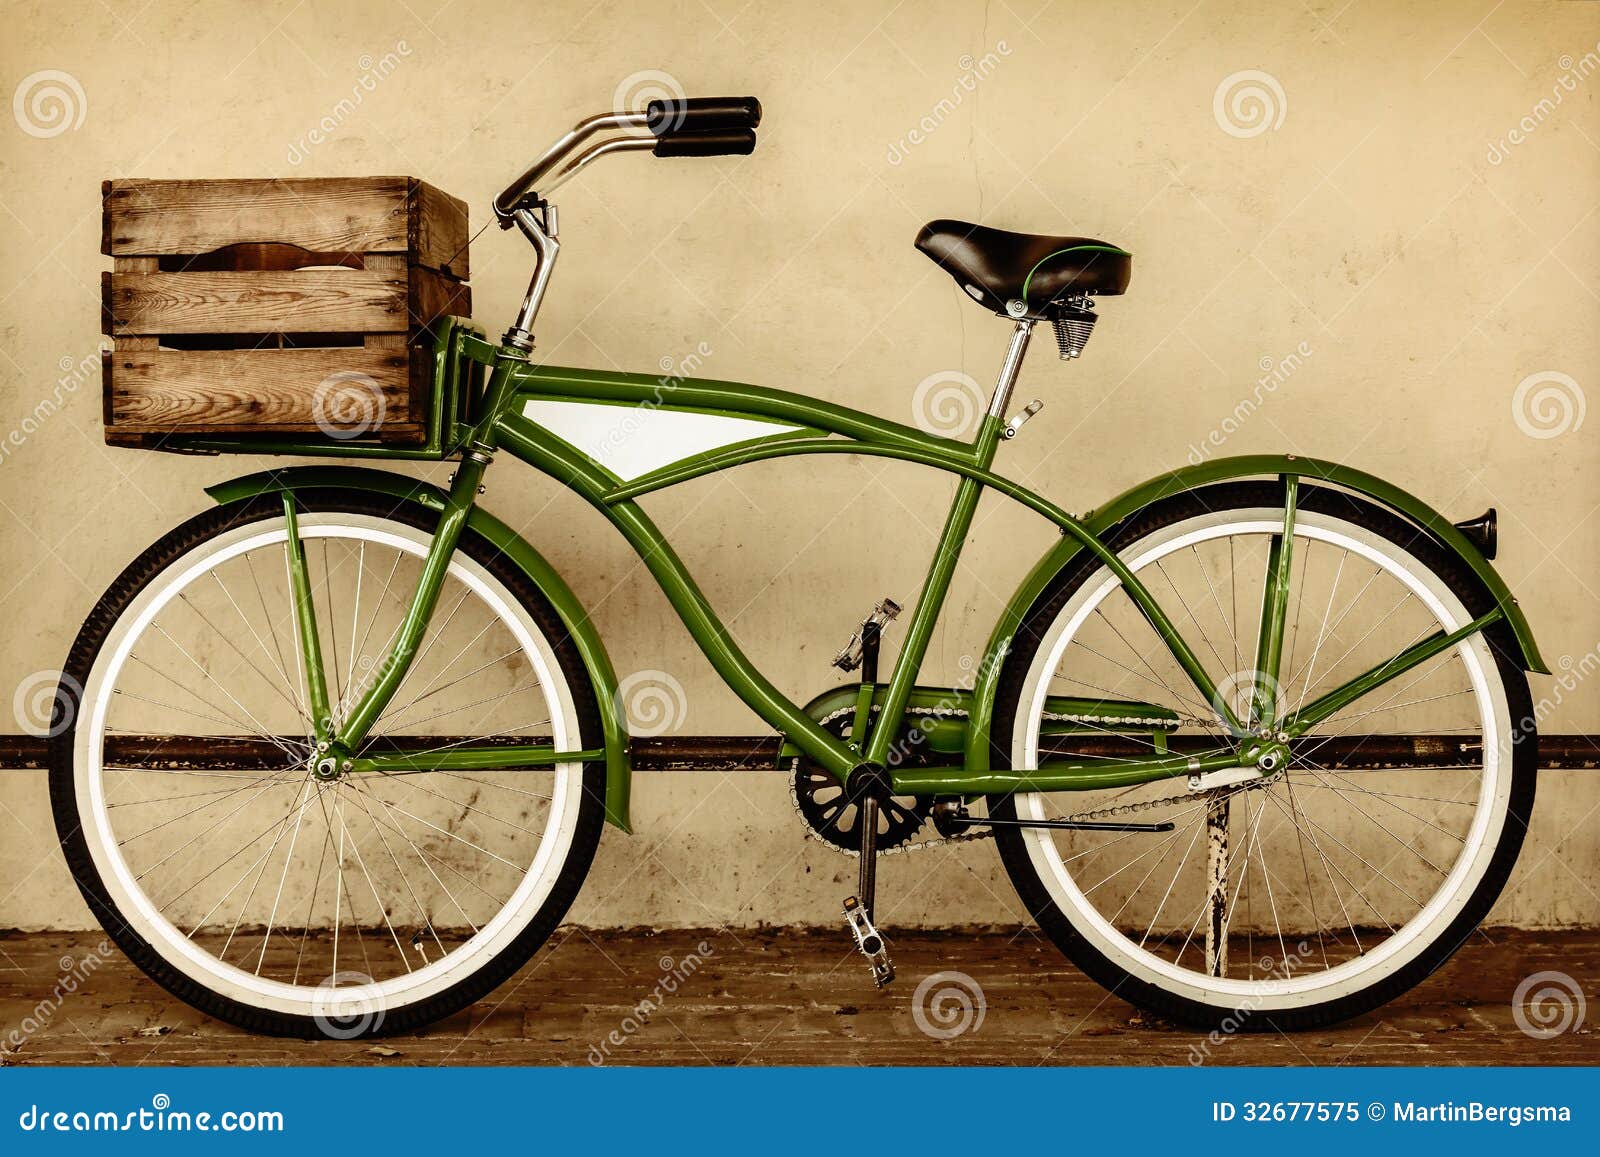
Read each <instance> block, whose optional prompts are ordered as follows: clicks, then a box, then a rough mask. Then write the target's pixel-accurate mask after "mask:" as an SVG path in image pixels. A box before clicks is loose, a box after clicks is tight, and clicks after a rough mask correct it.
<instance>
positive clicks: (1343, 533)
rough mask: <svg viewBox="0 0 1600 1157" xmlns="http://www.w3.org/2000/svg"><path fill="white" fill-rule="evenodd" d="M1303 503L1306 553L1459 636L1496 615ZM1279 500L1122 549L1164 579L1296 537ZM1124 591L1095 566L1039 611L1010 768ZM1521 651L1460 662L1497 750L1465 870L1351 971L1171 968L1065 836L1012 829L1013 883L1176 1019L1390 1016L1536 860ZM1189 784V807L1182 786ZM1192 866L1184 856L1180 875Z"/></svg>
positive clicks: (1498, 641)
mask: <svg viewBox="0 0 1600 1157" xmlns="http://www.w3.org/2000/svg"><path fill="white" fill-rule="evenodd" d="M1302 496H1303V501H1302V512H1301V515H1300V517H1299V518H1298V520H1297V530H1296V538H1297V542H1298V541H1299V540H1300V537H1301V535H1302V534H1303V535H1305V536H1306V537H1307V539H1308V540H1316V541H1323V542H1327V543H1329V544H1336V545H1337V547H1338V548H1339V549H1342V550H1346V551H1351V552H1356V553H1358V554H1359V555H1360V556H1361V557H1364V558H1366V559H1367V560H1369V561H1372V562H1374V563H1376V564H1377V565H1378V566H1379V567H1381V568H1385V569H1386V572H1387V573H1390V574H1392V575H1394V577H1395V579H1396V581H1398V582H1401V583H1404V584H1405V586H1406V587H1408V588H1409V589H1411V590H1412V591H1413V592H1414V594H1415V596H1416V598H1417V599H1418V600H1419V601H1421V602H1423V603H1425V604H1426V605H1427V606H1428V608H1430V609H1431V611H1432V612H1433V613H1434V614H1435V615H1436V616H1437V618H1438V620H1439V622H1441V623H1443V624H1446V625H1447V629H1452V628H1454V627H1456V626H1461V625H1464V624H1465V623H1466V622H1470V621H1471V620H1472V618H1473V617H1475V616H1476V615H1477V614H1481V613H1482V610H1483V607H1482V597H1483V596H1482V594H1481V591H1479V590H1478V589H1477V588H1476V587H1475V585H1474V584H1473V583H1472V582H1471V581H1470V576H1468V575H1465V574H1464V573H1463V571H1462V568H1460V567H1459V566H1458V565H1454V560H1452V559H1450V558H1449V557H1448V556H1447V555H1446V554H1445V552H1443V551H1442V550H1441V549H1439V548H1438V547H1437V546H1436V545H1434V544H1433V543H1432V542H1431V541H1430V540H1428V539H1426V538H1425V536H1422V535H1419V534H1417V533H1416V532H1415V531H1414V529H1412V528H1409V527H1407V526H1406V525H1405V524H1404V523H1402V522H1400V521H1399V520H1398V519H1396V518H1394V517H1393V516H1391V515H1388V514H1386V513H1385V512H1383V511H1381V510H1378V509H1376V508H1374V507H1371V506H1370V505H1368V504H1366V503H1363V502H1359V501H1358V500H1355V499H1353V498H1351V497H1350V496H1347V495H1343V494H1340V493H1338V492H1332V491H1320V492H1318V491H1314V490H1308V489H1303V490H1302ZM1277 497H1278V491H1277V489H1276V488H1275V487H1273V486H1270V485H1253V484H1245V485H1239V486H1231V487H1217V488H1213V489H1211V490H1208V491H1203V492H1199V493H1197V494H1186V495H1179V496H1176V497H1174V498H1172V499H1168V500H1165V501H1164V502H1162V503H1158V504H1156V506H1155V507H1152V508H1150V509H1148V510H1146V511H1144V512H1141V513H1140V514H1138V515H1135V516H1134V517H1132V518H1130V519H1129V520H1128V522H1127V523H1125V524H1124V525H1123V526H1122V527H1119V528H1118V529H1117V530H1116V531H1114V532H1113V534H1112V535H1111V536H1110V541H1111V542H1112V544H1113V545H1114V546H1115V548H1116V549H1117V550H1118V552H1119V553H1120V554H1121V556H1122V557H1123V559H1124V560H1125V561H1126V562H1128V564H1129V565H1130V567H1132V568H1133V569H1134V570H1135V572H1136V573H1142V574H1143V575H1144V577H1145V579H1146V581H1151V579H1152V577H1153V576H1154V575H1155V574H1156V563H1157V560H1160V559H1162V558H1168V557H1171V555H1172V553H1173V552H1175V551H1183V550H1186V549H1188V548H1189V547H1190V546H1192V545H1194V544H1196V543H1204V542H1205V541H1207V540H1208V538H1210V539H1214V538H1216V537H1218V536H1222V535H1231V534H1243V533H1271V531H1272V528H1273V526H1274V525H1278V526H1281V517H1282V515H1281V506H1277V505H1276V503H1277ZM1274 519H1276V522H1275V521H1274ZM1116 586H1117V584H1116V583H1115V580H1114V579H1113V578H1112V577H1111V576H1110V575H1109V573H1108V572H1106V571H1105V570H1104V568H1102V567H1099V566H1098V565H1088V564H1084V565H1082V566H1080V567H1079V568H1078V569H1077V570H1075V571H1072V572H1070V573H1065V574H1063V575H1062V576H1060V577H1059V579H1058V581H1057V582H1056V583H1055V584H1054V585H1053V586H1052V588H1051V589H1050V590H1048V591H1047V592H1046V593H1045V594H1044V595H1043V596H1041V598H1040V600H1039V602H1038V604H1036V607H1035V609H1034V611H1032V612H1030V615H1029V618H1028V620H1027V621H1025V623H1024V626H1023V629H1022V630H1020V631H1019V633H1018V636H1017V641H1016V646H1015V647H1014V649H1013V651H1012V654H1011V655H1010V656H1009V657H1008V661H1007V668H1006V672H1005V674H1004V675H1003V677H1002V684H1001V691H1000V696H999V703H998V707H997V712H996V721H995V732H994V734H995V736H996V744H995V752H994V754H995V758H996V762H997V764H1003V765H1005V766H1018V767H1024V766H1034V765H1035V761H1036V760H1037V759H1038V758H1039V755H1038V751H1039V738H1038V713H1039V710H1040V707H1041V705H1042V702H1043V698H1044V696H1045V694H1046V693H1047V691H1049V689H1050V681H1051V678H1052V677H1053V675H1054V673H1055V672H1057V671H1058V670H1059V664H1060V662H1061V660H1062V657H1063V655H1064V654H1065V653H1067V651H1068V647H1069V645H1070V644H1071V641H1072V637H1073V634H1074V632H1075V631H1076V630H1078V629H1080V628H1081V625H1082V624H1083V623H1084V622H1085V620H1086V619H1087V618H1088V616H1089V615H1090V614H1091V613H1092V612H1093V609H1094V608H1095V607H1096V606H1097V605H1098V602H1099V600H1100V599H1103V598H1105V597H1107V593H1108V591H1109V590H1110V589H1112V588H1113V587H1116ZM1158 597H1159V596H1158ZM1219 609H1220V608H1219ZM1191 642H1192V643H1193V640H1191ZM1507 651H1509V647H1508V645H1507V643H1506V640H1505V639H1503V638H1501V637H1498V636H1497V635H1496V633H1494V632H1490V633H1488V634H1487V635H1485V634H1480V635H1477V636H1474V637H1472V638H1471V639H1469V640H1467V641H1465V642H1464V643H1462V644H1461V645H1460V646H1459V648H1457V652H1458V653H1459V656H1460V662H1461V665H1462V668H1463V670H1465V671H1466V672H1468V673H1469V677H1470V680H1471V684H1472V690H1473V692H1474V699H1473V702H1475V703H1476V704H1477V705H1478V707H1479V708H1481V720H1482V727H1483V736H1484V738H1483V746H1484V749H1485V755H1484V758H1483V769H1482V773H1481V777H1480V781H1479V790H1478V792H1477V796H1476V807H1475V809H1474V811H1473V814H1472V819H1471V821H1470V826H1468V825H1467V823H1466V822H1465V821H1463V832H1464V834H1463V835H1461V836H1460V837H1459V838H1460V839H1461V842H1462V847H1461V852H1460V854H1459V856H1458V857H1457V859H1456V861H1455V862H1454V864H1453V865H1451V866H1450V871H1449V874H1448V876H1447V877H1445V879H1444V880H1443V882H1442V883H1441V884H1440V885H1439V886H1438V888H1437V890H1436V891H1435V892H1434V894H1433V895H1432V896H1430V897H1428V898H1427V903H1426V904H1423V905H1420V906H1419V910H1418V911H1417V912H1416V913H1415V915H1414V916H1413V917H1411V918H1409V919H1407V920H1406V921H1405V922H1404V923H1403V924H1401V925H1399V926H1397V927H1396V928H1393V929H1386V930H1385V931H1386V932H1388V933H1389V934H1388V935H1385V936H1383V937H1381V938H1380V939H1381V942H1379V943H1373V944H1369V945H1365V946H1363V949H1362V951H1361V952H1360V954H1359V955H1356V956H1354V957H1353V958H1351V959H1348V960H1345V961H1343V962H1342V963H1338V964H1334V965H1332V966H1330V967H1326V968H1306V969H1305V970H1303V971H1300V972H1292V971H1291V972H1285V973H1284V974H1283V975H1282V976H1279V977H1276V978H1273V979H1271V980H1267V979H1263V978H1259V977H1256V978H1249V979H1235V978H1231V977H1228V976H1226V975H1223V976H1212V975H1208V974H1207V973H1206V971H1205V970H1204V969H1203V968H1196V967H1195V966H1194V965H1193V964H1192V963H1191V964H1190V965H1189V966H1188V967H1183V966H1182V964H1181V962H1182V960H1183V957H1182V955H1181V953H1180V955H1179V957H1178V960H1179V963H1174V962H1173V960H1171V959H1169V958H1164V957H1163V955H1162V954H1161V953H1159V952H1156V951H1152V950H1150V949H1148V948H1147V947H1146V946H1145V938H1144V937H1140V936H1138V935H1136V933H1137V931H1138V930H1137V928H1135V929H1132V930H1130V929H1128V928H1126V927H1122V928H1119V927H1118V926H1117V925H1116V924H1115V923H1114V922H1113V919H1111V918H1109V917H1108V914H1107V913H1106V912H1102V911H1101V910H1100V909H1099V907H1097V903H1096V901H1095V900H1092V899H1090V898H1088V897H1087V896H1086V895H1085V893H1084V890H1083V887H1084V886H1085V885H1084V884H1083V881H1080V880H1078V879H1075V875H1074V869H1073V868H1071V867H1069V866H1068V865H1067V863H1066V862H1065V859H1064V857H1063V855H1062V854H1061V852H1060V850H1059V848H1058V847H1057V845H1056V842H1055V839H1056V838H1055V837H1054V836H1053V835H1052V833H1051V832H1049V831H1046V830H1041V829H1037V828H1033V829H1022V830H1016V829H1011V830H1006V829H1002V830H1001V831H1000V833H999V844H1000V850H1001V854H1002V856H1003V858H1004V860H1005V863H1006V866H1007V869H1008V871H1009V873H1010V875H1011V877H1012V880H1013V883H1014V884H1015V885H1016V887H1017V889H1018V892H1019V894H1020V895H1021V896H1022V898H1023V900H1024V902H1025V904H1026V905H1027V907H1028V910H1029V912H1030V914H1032V915H1033V916H1034V917H1035V918H1036V919H1037V920H1038V921H1039V922H1040V924H1041V926H1042V927H1043V928H1044V929H1045V931H1046V932H1047V933H1048V934H1049V935H1050V936H1051V937H1052V939H1054V940H1055V942H1056V943H1057V944H1058V946H1060V947H1061V948H1062V949H1063V951H1065V952H1066V953H1067V954H1068V955H1069V956H1071V957H1072V958H1073V959H1074V960H1075V961H1076V962H1077V963H1078V964H1079V965H1080V967H1083V968H1084V969H1085V970H1086V971H1087V972H1089V973H1090V974H1091V975H1093V976H1094V977H1095V978H1096V979H1097V980H1099V981H1100V982H1101V983H1102V984H1105V985H1106V986H1107V987H1108V988H1112V989H1114V990H1115V991H1116V992H1117V993H1118V995H1120V996H1122V997H1124V998H1126V999H1129V1000H1131V1001H1133V1002H1134V1003H1136V1004H1140V1005H1142V1006H1144V1007H1148V1008H1151V1009H1152V1010H1153V1011H1156V1012H1159V1013H1161V1014H1162V1015H1165V1016H1169V1017H1173V1018H1175V1019H1180V1020H1183V1021H1186V1022H1190V1023H1196V1024H1201V1025H1205V1026H1208V1027H1214V1026H1216V1025H1218V1024H1221V1023H1224V1022H1226V1023H1229V1024H1230V1025H1234V1026H1242V1027H1246V1028H1256V1029H1265V1028H1269V1027H1277V1028H1286V1029H1287V1028H1301V1027H1311V1026H1314V1025H1318V1024H1325V1023H1329V1022H1331V1021H1334V1020H1338V1019H1343V1018H1345V1017H1348V1016H1352V1015H1356V1014H1357V1013H1359V1012H1361V1011H1365V1010H1366V1009H1370V1008H1372V1007H1375V1006H1376V1005H1378V1004H1381V1003H1383V1002H1384V1001H1386V1000H1388V999H1391V998H1392V997H1393V996H1394V995H1396V994H1397V993H1398V992H1401V991H1404V990H1405V989H1406V988H1409V987H1411V986H1412V985H1414V984H1415V983H1417V982H1418V981H1419V980H1421V979H1422V978H1423V977H1425V976H1426V975H1427V974H1428V973H1429V972H1431V971H1432V970H1433V969H1434V968H1436V967H1438V966H1439V964H1441V963H1442V962H1443V961H1444V960H1445V959H1447V958H1448V956H1449V955H1450V953H1451V952H1453V951H1454V949H1455V948H1456V946H1457V945H1458V944H1459V942H1460V941H1461V939H1462V938H1463V937H1464V936H1465V934H1466V933H1467V932H1470V930H1471V929H1472V928H1473V927H1475V926H1476V924H1477V923H1478V922H1479V921H1481V919H1482V918H1483V917H1484V915H1485V914H1486V913H1487V911H1488V908H1489V906H1490V905H1491V904H1492V902H1493V900H1494V898H1495V897H1496V896H1497V895H1498V893H1499V891H1500V889H1501V887H1502V886H1503V884H1504V881H1505V878H1506V876H1507V874H1508V873H1509V871H1510V867H1511V864H1512V862H1513V861H1514V859H1515V856H1516V853H1517V850H1518V849H1519V848H1520V844H1521V839H1522V834H1523V830H1524V828H1525V825H1526V822H1527V815H1528V812H1529V810H1530V809H1531V806H1532V797H1533V783H1534V770H1533V764H1534V754H1535V748H1536V745H1535V743H1534V742H1533V741H1532V740H1533V736H1532V720H1531V709H1530V707H1529V706H1528V694H1527V686H1526V679H1525V677H1524V675H1523V673H1522V672H1521V670H1520V669H1519V668H1518V667H1517V665H1516V664H1515V663H1513V662H1511V661H1509V660H1508V659H1507V658H1506V652H1507ZM1214 674H1215V672H1214ZM1175 783H1176V785H1177V786H1178V789H1179V794H1181V792H1182V781H1181V780H1178V781H1175ZM1069 794H1070V793H1058V794H1057V795H1056V796H1054V797H1051V796H1046V795H1044V794H1040V793H1033V794H1027V795H1019V796H1016V797H1014V798H1007V799H998V798H997V799H994V800H991V810H993V811H995V812H996V813H997V814H1004V815H1007V816H1016V817H1019V818H1024V819H1028V818H1032V819H1043V818H1047V816H1049V815H1059V814H1062V812H1063V811H1070V810H1073V809H1071V808H1070V807H1062V808H1059V809H1057V810H1055V811H1050V810H1048V808H1049V806H1050V805H1049V804H1048V802H1047V801H1050V800H1052V799H1054V800H1055V801H1057V802H1059V801H1060V800H1061V799H1062V797H1063V796H1067V795H1069ZM1169 794H1170V793H1169ZM1265 807H1266V805H1265V804H1263V805H1262V808H1263V810H1265ZM1166 854H1167V853H1165V852H1163V853H1162V855H1163V858H1165V856H1166ZM1073 858H1074V859H1076V858H1077V857H1076V856H1074V857H1073ZM1182 858H1183V853H1180V862H1181V860H1182ZM1246 871H1248V863H1247V865H1246ZM1308 884H1309V881H1308ZM1168 891H1169V893H1170V891H1171V886H1170V885H1169V888H1168ZM1165 899H1166V897H1165V896H1163V897H1162V902H1163V903H1164V902H1165ZM1123 903H1124V906H1126V903H1127V901H1126V900H1124V902H1123ZM1106 906H1107V907H1109V906H1110V905H1109V904H1107V905H1106ZM1121 911H1122V909H1118V911H1117V914H1118V915H1120V913H1121ZM1147 935H1148V934H1147ZM1274 952H1276V949H1274ZM1169 955H1170V953H1169ZM1252 1021H1253V1022H1254V1023H1251V1022H1252Z"/></svg>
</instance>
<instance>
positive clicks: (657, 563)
mask: <svg viewBox="0 0 1600 1157" xmlns="http://www.w3.org/2000/svg"><path fill="white" fill-rule="evenodd" d="M495 440H496V441H497V442H498V443H499V444H500V445H501V446H503V447H505V448H506V449H508V450H510V451H511V452H512V453H513V454H515V455H516V456H517V457H518V458H521V459H522V460H523V461H524V462H527V463H528V464H529V465H530V466H533V467H534V468H535V469H538V470H541V471H543V472H544V473H546V474H549V475H551V476H552V477H553V478H555V479H556V480H557V481H559V482H562V483H565V484H566V485H567V486H569V487H570V488H571V489H573V490H575V491H576V492H577V493H578V494H580V495H582V496H583V498H584V499H586V500H587V501H588V502H589V504H590V505H591V506H593V507H595V508H596V509H597V510H599V511H600V512H601V513H602V514H604V515H605V516H606V518H608V519H609V520H610V521H611V524H612V525H613V526H615V527H616V528H617V529H618V530H619V531H621V532H622V536H623V537H624V538H626V539H627V540H628V545H629V546H631V547H632V548H633V549H634V552H635V553H636V554H638V556H639V558H640V559H641V560H643V562H644V564H645V566H647V567H649V569H650V573H651V574H652V575H654V576H655V580H656V582H657V583H658V584H659V585H660V587H661V590H662V593H663V594H665V595H666V596H667V601H668V602H670V603H671V604H672V607H673V609H674V610H675V611H677V612H678V617H679V618H681V619H682V620H683V624H684V626H686V627H688V628H689V633H690V634H691V635H692V636H694V640H695V642H696V643H697V644H699V646H700V649H701V650H702V651H703V652H705V656H706V658H707V659H709V660H710V661H711V665H712V667H714V668H715V669H716V672H717V674H719V675H721V676H722V678H723V680H724V681H725V682H726V683H727V684H728V686H729V687H731V688H733V690H734V691H735V692H737V693H738V695H739V697H740V698H741V699H743V700H744V701H745V703H747V704H748V705H749V707H750V709H751V710H752V711H754V712H755V713H756V714H757V715H759V716H760V717H761V718H762V719H764V720H766V722H767V723H769V724H770V725H771V726H773V727H775V728H777V729H778V730H779V731H782V732H783V733H784V734H785V735H787V736H788V737H789V739H790V740H792V741H793V742H794V743H795V744H796V745H797V746H798V747H800V749H801V750H803V751H804V752H805V753H806V754H807V755H809V756H811V757H812V758H813V759H815V760H816V761H817V762H818V763H820V764H821V765H822V766H823V767H825V768H826V769H827V770H828V771H829V772H831V773H832V774H834V775H835V776H837V777H838V778H839V779H840V781H841V782H842V781H843V780H844V779H845V777H846V776H848V775H849V774H850V772H851V770H852V769H853V768H854V767H855V766H856V764H858V763H859V762H860V757H859V756H858V755H856V754H855V753H854V752H852V751H851V750H850V749H849V748H848V747H846V746H845V745H844V744H843V743H842V742H840V741H839V740H837V739H835V738H834V737H833V736H832V735H830V734H828V732H826V731H824V730H823V729H822V728H821V727H820V726H819V725H818V724H817V723H816V721H815V720H813V719H812V718H811V717H810V716H809V715H807V714H806V713H805V712H804V711H803V710H801V708H800V707H799V705H798V704H796V703H795V702H794V701H793V700H792V699H790V698H788V696H786V695H784V694H783V692H781V691H779V690H778V689H777V688H776V687H774V686H773V685H772V684H771V683H770V682H769V681H768V680H767V678H766V676H764V675H762V674H761V672H760V671H758V670H757V669H756V668H755V665H754V664H752V663H751V662H750V660H749V658H747V657H746V656H745V654H744V652H743V651H741V650H739V647H738V644H736V643H735V642H734V641H733V639H732V638H731V637H730V636H729V635H728V632H727V629H726V628H725V627H724V626H723V625H722V620H721V619H719V618H718V617H717V614H716V612H715V611H714V610H713V609H712V608H711V604H710V603H709V602H708V601H707V600H706V597H705V595H704V594H703V593H702V592H701V590H700V588H699V586H698V585H697V584H696V583H695V581H694V579H693V578H692V577H691V576H690V574H689V572H688V570H687V569H686V568H685V567H684V565H683V560H682V559H680V558H679V557H678V554H677V552H676V551H674V550H673V549H672V547H671V545H670V544H668V542H667V540H666V539H665V538H664V537H662V534H661V531H660V529H659V528H657V526H656V524H655V523H654V522H652V521H651V519H650V516H649V515H647V514H646V513H645V512H644V510H643V509H641V508H640V506H639V504H638V503H636V502H632V501H627V502H618V503H614V504H611V505H607V504H606V502H605V495H606V492H607V491H608V490H610V489H611V488H612V487H613V486H614V485H615V484H616V481H615V479H613V478H612V477H611V476H610V475H609V474H608V473H606V472H605V471H603V470H601V469H600V468H598V467H596V466H594V465H593V464H592V463H590V462H589V461H588V460H587V459H584V458H583V457H582V456H581V455H579V454H577V453H576V452H572V453H563V449H564V446H563V444H562V443H560V442H559V441H558V440H556V439H553V438H549V437H547V436H544V435H543V434H542V431H540V429H539V428H538V427H537V426H535V425H534V424H533V423H531V422H528V421H527V420H526V419H524V418H522V417H521V416H520V415H515V414H508V415H506V416H505V417H502V418H501V419H500V421H499V422H498V423H497V424H496V426H495Z"/></svg>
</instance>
